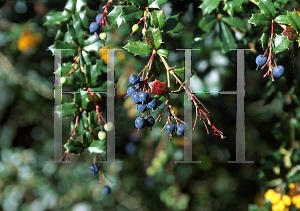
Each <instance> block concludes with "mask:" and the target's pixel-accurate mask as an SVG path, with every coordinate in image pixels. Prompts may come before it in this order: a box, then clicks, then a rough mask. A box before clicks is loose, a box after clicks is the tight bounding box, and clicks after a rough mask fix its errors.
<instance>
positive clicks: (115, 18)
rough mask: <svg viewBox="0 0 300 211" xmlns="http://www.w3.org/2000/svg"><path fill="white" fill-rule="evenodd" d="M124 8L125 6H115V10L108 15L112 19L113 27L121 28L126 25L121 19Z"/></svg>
mask: <svg viewBox="0 0 300 211" xmlns="http://www.w3.org/2000/svg"><path fill="white" fill-rule="evenodd" d="M122 7H124V6H115V5H114V9H113V10H112V11H111V12H110V13H109V14H108V15H107V16H108V17H110V19H111V24H112V25H118V27H120V26H121V25H122V24H123V23H124V20H123V19H122V18H121V17H120V16H121V14H122Z"/></svg>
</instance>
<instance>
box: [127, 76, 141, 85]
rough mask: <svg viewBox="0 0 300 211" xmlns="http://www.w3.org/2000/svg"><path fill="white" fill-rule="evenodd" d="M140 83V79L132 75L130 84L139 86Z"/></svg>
mask: <svg viewBox="0 0 300 211" xmlns="http://www.w3.org/2000/svg"><path fill="white" fill-rule="evenodd" d="M139 81H140V77H139V76H137V75H136V74H132V75H131V76H129V84H133V85H135V84H137V83H139Z"/></svg>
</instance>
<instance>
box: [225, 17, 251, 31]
mask: <svg viewBox="0 0 300 211" xmlns="http://www.w3.org/2000/svg"><path fill="white" fill-rule="evenodd" d="M221 20H222V21H223V22H224V23H227V24H228V25H230V26H232V27H234V28H237V29H239V30H241V31H245V30H246V24H247V22H246V21H245V20H243V19H241V18H238V17H234V18H227V17H222V19H221Z"/></svg>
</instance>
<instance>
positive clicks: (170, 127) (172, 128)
mask: <svg viewBox="0 0 300 211" xmlns="http://www.w3.org/2000/svg"><path fill="white" fill-rule="evenodd" d="M165 130H166V132H167V133H170V134H172V133H174V132H175V125H174V123H169V124H166V127H165Z"/></svg>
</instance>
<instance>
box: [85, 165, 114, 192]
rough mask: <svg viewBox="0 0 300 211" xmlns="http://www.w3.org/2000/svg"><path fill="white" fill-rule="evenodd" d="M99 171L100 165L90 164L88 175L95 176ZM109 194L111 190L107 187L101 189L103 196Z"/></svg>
mask: <svg viewBox="0 0 300 211" xmlns="http://www.w3.org/2000/svg"><path fill="white" fill-rule="evenodd" d="M99 170H100V165H99V163H92V164H91V165H90V166H89V171H90V173H92V174H93V175H96V174H97V173H98V172H99ZM110 192H111V189H110V187H109V186H107V185H104V186H103V188H102V193H103V194H104V195H108V194H110Z"/></svg>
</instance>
